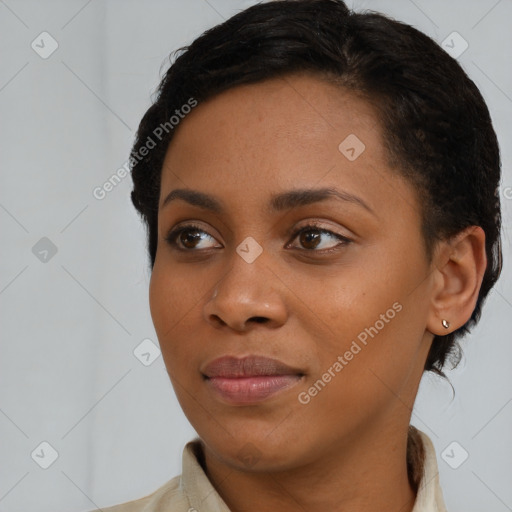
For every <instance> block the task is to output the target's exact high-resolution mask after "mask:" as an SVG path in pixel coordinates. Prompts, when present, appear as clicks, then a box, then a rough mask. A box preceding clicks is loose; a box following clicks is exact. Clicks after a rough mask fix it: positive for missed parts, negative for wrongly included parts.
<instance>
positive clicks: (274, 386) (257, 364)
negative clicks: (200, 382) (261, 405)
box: [202, 356, 304, 405]
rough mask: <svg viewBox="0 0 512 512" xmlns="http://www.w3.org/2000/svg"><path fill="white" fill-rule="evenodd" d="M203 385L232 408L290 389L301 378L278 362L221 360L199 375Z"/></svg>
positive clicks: (249, 359) (295, 370)
mask: <svg viewBox="0 0 512 512" xmlns="http://www.w3.org/2000/svg"><path fill="white" fill-rule="evenodd" d="M202 373H203V374H204V376H205V378H206V383H207V384H208V385H209V387H210V388H211V389H212V390H213V391H214V392H215V393H217V394H218V395H219V396H220V397H221V398H223V399H224V400H225V401H227V402H229V403H231V404H238V405H246V404H250V403H255V402H261V401H263V400H265V399H266V398H268V397H270V396H271V395H274V394H276V393H278V392H280V391H284V390H285V389H287V388H289V387H290V386H293V385H294V384H296V383H297V382H299V381H300V379H301V378H302V376H303V375H304V374H303V373H302V372H301V371H300V370H298V369H296V368H291V367H290V366H287V365H285V364H284V363H282V362H281V361H278V360H276V359H269V358H267V357H261V356H247V357H244V358H241V359H239V358H236V357H230V356H226V357H221V358H219V359H215V360H214V361H212V362H211V363H209V364H208V365H207V366H206V368H205V369H204V370H203V372H202Z"/></svg>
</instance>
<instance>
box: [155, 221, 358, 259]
mask: <svg viewBox="0 0 512 512" xmlns="http://www.w3.org/2000/svg"><path fill="white" fill-rule="evenodd" d="M188 230H190V231H201V232H202V233H206V234H208V233H207V232H206V231H205V230H204V229H202V228H201V227H200V226H198V225H197V224H186V225H185V226H180V227H179V228H176V229H173V230H171V231H170V232H169V233H168V235H167V236H166V237H165V240H166V241H167V242H168V243H169V244H170V245H171V246H172V247H173V248H174V249H176V250H177V251H182V252H198V251H202V250H207V249H183V248H181V247H179V246H178V243H177V241H176V239H177V238H178V236H179V235H181V233H182V232H183V231H188ZM303 231H317V232H318V233H323V234H328V235H332V236H333V237H335V238H337V239H338V240H340V243H339V244H338V245H336V246H335V247H331V248H330V249H323V250H316V249H301V250H303V251H307V252H317V253H322V254H325V253H331V252H333V251H337V250H339V248H340V247H343V246H346V245H348V244H349V243H351V242H352V240H350V239H349V238H347V237H344V236H342V235H339V234H338V233H334V232H333V231H330V230H328V229H324V228H321V227H320V226H318V225H316V224H314V223H312V224H307V225H305V226H302V227H301V228H299V229H298V230H296V231H295V232H294V233H293V235H292V241H293V240H295V238H297V236H298V235H299V234H301V233H302V232H303ZM208 236H211V235H209V234H208ZM212 238H213V237H212Z"/></svg>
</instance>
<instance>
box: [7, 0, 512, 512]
mask: <svg viewBox="0 0 512 512" xmlns="http://www.w3.org/2000/svg"><path fill="white" fill-rule="evenodd" d="M253 3H256V2H254V1H248V0H247V1H240V0H236V1H235V0H232V1H229V0H208V2H207V1H206V0H188V1H184V0H183V1H177V0H165V1H163V0H150V1H145V2H142V1H139V2H135V1H128V0H111V1H108V2H107V1H105V0H89V1H87V0H80V1H75V0H73V1H70V0H67V1H64V0H61V1H41V0H38V1H35V0H34V1H28V0H27V1H24V0H0V63H1V65H0V147H1V150H0V169H1V188H0V225H1V229H2V243H1V246H0V247H1V249H0V251H1V258H2V260H1V261H2V264H1V269H0V307H1V325H2V345H1V350H2V355H1V358H0V379H1V380H0V439H1V445H0V449H1V452H0V461H1V463H0V511H1V512H6V511H9V512H18V511H20V512H21V511H23V512H27V511H39V512H50V511H51V512H57V511H68V512H72V511H77V512H78V511H85V510H90V509H92V508H95V507H100V506H108V505H112V504H115V503H120V502H124V501H128V500H131V499H135V498H139V497H142V496H143V495H146V494H148V493H150V492H152V491H154V490H155V489H156V488H157V487H159V486H161V485H162V484H163V483H164V482H166V481H167V480H169V479H170V478H171V477H172V476H175V475H177V474H179V473H180V471H181V452H182V449H183V446H184V444H185V443H186V442H187V441H188V440H190V439H192V438H193V437H194V435H195V433H194V431H193V429H192V428H191V427H190V425H189V424H188V422H187V421H186V419H185V418H184V416H183V414H182V412H181V409H180V407H179V405H178V403H177V401H176V398H175V396H174V393H173V390H172V387H171V385H170V382H169V379H168V376H167V374H166V372H165V367H164V363H163V360H162V357H161V356H160V357H158V358H156V359H155V360H154V362H152V364H150V365H148V366H145V365H144V364H142V363H141V362H140V360H139V359H137V358H136V357H135V355H134V350H135V349H136V347H137V346H138V345H139V344H140V343H141V342H142V340H145V339H150V340H152V341H153V342H154V343H157V339H156V335H155V332H154V329H153V325H152V322H151V317H150V313H149V306H148V295H147V290H148V283H149V272H148V271H147V269H146V264H147V260H146V249H145V237H144V230H143V227H142V225H141V223H140V221H139V218H138V217H137V215H136V212H135V210H134V209H133V207H132V205H131V202H130V199H129V193H130V191H131V185H132V184H131V179H130V177H129V176H128V177H127V178H125V179H124V180H123V181H122V182H121V183H120V184H119V185H118V186H117V187H116V188H115V189H114V190H113V191H111V192H110V193H109V194H108V195H107V196H106V197H105V199H103V200H97V199H95V198H94V196H93V194H92V191H93V189H94V188H95V187H97V186H101V185H102V184H103V183H104V182H105V181H106V180H107V179H108V178H109V177H110V176H111V175H112V174H113V173H115V172H116V170H117V169H118V168H119V167H121V166H122V165H123V164H124V163H125V162H126V159H127V157H128V154H129V150H130V147H131V144H132V142H133V138H134V134H135V130H136V128H137V126H138V122H139V121H140V118H141V116H142V114H143V113H144V112H145V110H146V109H147V107H148V106H149V105H150V97H151V93H152V92H153V91H154V90H155V87H156V85H157V84H158V82H159V77H160V72H161V71H160V70H161V67H162V66H163V68H162V72H163V70H165V69H167V66H168V61H167V60H166V59H167V56H168V54H169V53H170V52H171V50H174V49H176V48H178V47H179V46H182V45H183V44H187V43H189V42H191V41H192V40H193V39H194V38H195V37H196V36H198V35H199V34H200V33H202V32H203V31H204V30H205V29H207V28H209V27H211V26H213V25H215V24H217V23H219V22H221V21H222V20H223V19H226V18H228V17H230V16H231V15H233V14H235V13H236V12H238V11H239V10H241V9H243V8H245V7H248V6H249V5H252V4H253ZM348 5H349V6H350V7H354V8H355V9H356V10H361V9H364V8H369V9H373V10H377V11H381V12H384V13H387V14H389V15H391V16H393V17H395V18H396V19H398V20H401V21H405V22H407V23H410V24H412V25H414V26H415V27H417V28H419V29H420V30H422V31H424V32H425V33H427V34H429V35H430V36H432V37H433V38H434V39H435V40H437V41H438V42H440V43H441V42H442V41H443V40H444V39H445V38H446V37H447V36H448V35H449V34H451V33H452V32H453V31H457V32H459V33H460V34H461V35H462V37H463V38H464V39H465V40H466V41H467V42H468V43H469V47H468V49H467V50H466V51H465V52H464V53H463V54H462V55H461V56H460V57H459V58H458V59H459V61H460V62H461V64H462V65H463V67H464V68H465V70H466V71H467V72H468V74H469V75H470V77H471V78H472V79H473V80H474V81H475V82H476V84H477V85H478V86H479V88H480V90H481V91H482V93H483V95H484V97H485V99H486V101H487V102H488V105H489V108H490V110H491V113H492V117H493V121H494V125H495V129H496V131H497V133H498V137H499V141H500V144H501V150H502V158H503V173H504V177H503V184H502V199H503V218H504V239H503V243H504V252H505V266H504V271H503V275H502V278H501V280H500V282H499V283H498V285H497V287H496V289H495V291H493V292H492V293H491V295H490V298H489V299H488V302H487V304H486V306H485V308H484V313H483V318H482V320H481V322H480V324H479V326H478V328H477V329H475V331H474V333H473V334H472V335H471V336H470V337H468V338H466V340H465V341H464V344H463V346H464V349H465V357H464V359H463V361H462V362H461V364H460V366H459V367H458V368H457V369H456V370H454V371H452V372H451V373H450V374H449V376H450V379H451V382H452V383H453V386H454V388H455V390H456V397H455V399H452V391H451V388H450V386H449V385H448V384H447V383H446V382H443V381H441V380H439V379H437V378H435V377H433V376H431V375H426V376H425V377H424V380H423V382H422V385H421V389H420V393H419V395H418V399H417V404H416V406H415V410H414V413H413V420H412V421H413V423H414V424H415V425H416V426H418V427H419V428H420V429H422V430H424V431H425V432H426V433H427V434H428V435H429V436H430V437H431V439H432V441H433V442H434V444H435V447H436V450H437V456H438V461H439V468H440V478H441V483H442V487H443V489H444V495H445V498H446V502H447V505H448V509H449V511H450V512H463V511H464V512H477V511H482V510H485V511H486V512H493V511H494V512H505V511H507V510H512V439H511V432H512V428H511V427H512V403H511V402H512V372H511V371H510V365H511V363H510V362H511V360H512V344H511V343H510V341H511V321H510V318H511V316H512V290H511V270H510V262H509V258H510V246H511V244H510V226H511V203H512V174H511V171H510V164H511V161H512V154H511V143H510V141H511V140H512V139H511V137H512V122H511V120H512V72H511V70H512V66H511V57H512V31H511V25H510V23H511V22H510V20H511V19H512V1H511V0H501V1H496V0H485V1H484V0H472V1H467V0H457V1H452V2H446V1H442V0H435V1H427V0H414V1H412V0H378V1H377V0H368V1H359V0H355V1H354V2H353V3H351V2H350V1H349V2H348ZM43 31H47V32H49V33H50V34H51V36H52V37H53V38H54V39H55V40H56V41H57V42H58V45H59V46H58V49H57V50H56V51H55V52H54V53H53V54H52V55H51V56H50V57H48V58H47V59H42V58H41V57H40V56H39V55H38V53H36V52H35V51H34V50H33V49H32V48H31V43H32V41H34V40H36V43H37V41H40V37H39V34H40V33H41V32H43ZM39 44H40V46H41V43H39ZM46 48H48V41H47V43H46ZM43 237H47V238H48V239H50V240H51V242H52V243H53V244H54V245H55V246H56V248H57V253H56V254H55V255H53V256H52V257H50V256H51V253H50V254H49V255H48V256H47V259H48V261H46V262H43V261H40V259H39V258H38V257H36V255H35V254H34V253H33V250H32V248H33V247H34V245H35V244H36V243H38V241H39V240H40V239H41V238H43ZM40 243H44V242H40ZM40 257H43V256H42V255H40ZM44 441H46V442H48V443H49V444H50V445H51V446H52V447H53V448H54V449H55V450H56V452H57V453H58V458H57V459H56V460H55V462H53V464H52V465H50V467H48V469H42V468H41V467H40V465H39V464H41V463H44V461H45V460H46V461H47V462H48V460H49V459H48V457H50V455H51V452H50V450H49V449H48V447H45V446H44V445H43V446H42V447H41V446H40V444H41V443H42V442H44ZM453 441H456V442H457V443H459V445H460V446H461V447H462V448H463V449H464V450H466V451H467V452H468V453H469V458H468V459H467V460H466V461H465V462H464V463H463V464H462V465H460V467H458V469H452V468H451V467H450V466H449V465H448V464H447V462H445V460H444V458H443V456H442V453H443V450H444V449H445V448H446V447H447V446H448V445H449V444H450V443H452V442H453ZM34 450H35V452H34ZM41 450H42V451H41ZM33 452H34V456H33V457H32V456H31V454H32V453H33ZM450 453H452V454H454V456H455V457H461V453H463V452H462V451H461V448H459V447H458V445H457V447H456V449H455V451H454V452H450ZM37 454H39V455H37ZM452 458H453V457H452ZM36 461H37V462H36Z"/></svg>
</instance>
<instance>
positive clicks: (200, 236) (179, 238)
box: [165, 224, 214, 252]
mask: <svg viewBox="0 0 512 512" xmlns="http://www.w3.org/2000/svg"><path fill="white" fill-rule="evenodd" d="M206 238H211V239H212V240H214V238H213V237H212V236H211V235H209V234H208V233H207V232H206V231H204V230H203V229H201V228H200V227H199V226H196V225H193V224H190V225H187V226H181V227H179V228H177V229H174V230H172V231H171V232H170V233H169V234H168V235H167V236H166V237H165V240H166V241H167V242H168V243H169V244H170V245H171V246H172V247H173V248H175V249H177V250H181V251H190V252H192V251H199V250H201V249H202V248H199V249H198V248H197V244H198V243H199V242H201V241H202V240H204V239H206Z"/></svg>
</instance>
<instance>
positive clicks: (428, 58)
mask: <svg viewBox="0 0 512 512" xmlns="http://www.w3.org/2000/svg"><path fill="white" fill-rule="evenodd" d="M173 53H174V57H175V60H174V62H172V63H171V66H170V67H169V69H168V71H167V72H166V74H165V76H164V77H163V79H162V81H161V83H160V85H159V87H158V89H157V91H156V99H155V101H154V103H153V105H152V106H151V107H150V108H149V109H148V110H147V112H146V113H145V115H144V117H143V119H142V121H141V123H140V125H139V128H138V132H137V135H136V140H135V143H134V145H133V148H132V153H131V155H132V158H131V159H130V163H131V173H132V178H133V183H134V188H133V191H132V193H131V198H132V202H133V204H134V206H135V208H136V209H137V210H138V212H139V213H140V215H141V216H142V219H143V221H144V223H145V226H146V229H147V244H148V252H149V257H150V267H151V270H152V269H153V266H154V262H155V255H156V247H157V240H158V234H157V229H158V224H157V219H158V201H159V195H160V182H161V172H162V165H163V161H164V158H165V153H166V150H167V148H168V145H169V142H170V140H171V138H172V136H173V133H174V131H173V129H172V128H173V127H172V126H170V123H169V119H170V116H172V115H173V113H174V112H175V111H176V109H178V110H179V109H181V107H182V106H183V105H185V104H187V103H188V102H189V101H190V99H191V98H194V99H195V101H197V102H198V103H201V102H202V101H205V100H207V99H210V98H212V97H213V96H215V95H217V94H219V93H221V92H223V91H225V90H227V89H230V88H233V87H235V86H237V85H241V84H249V83H257V82H261V81H264V80H266V79H271V78H277V77H285V76H286V75H290V74H292V73H301V72H307V73H312V74H314V75H316V76H318V77H319V78H321V79H324V80H327V81H328V82H330V83H334V84H336V85H339V86H340V88H343V89H345V90H349V91H351V92H353V93H355V94H358V95H359V96H361V97H363V98H365V99H366V100H367V101H369V102H371V103H372V104H373V105H374V106H375V107H376V112H377V113H378V118H379V121H380V125H381V128H382V131H383V137H384V143H385V145H386V149H387V155H388V160H389V161H388V163H389V166H390V167H391V168H396V169H397V170H398V172H399V173H400V174H401V175H403V176H404V177H406V178H407V179H408V180H409V181H410V182H411V183H412V184H414V186H415V187H416V190H417V191H418V197H419V198H420V204H421V208H422V212H421V213H422V234H423V239H424V241H425V247H426V253H427V256H428V259H429V261H431V259H432V255H433V249H434V247H435V245H436V242H437V241H439V240H442V239H446V238H448V237H451V236H453V235H455V234H457V233H459V232H460V231H462V230H463V229H464V228H466V227H468V226H472V225H477V226H481V227H482V228H483V230H484V231H485V235H486V242H485V250H486V255H487V261H488V262H487V268H486V271H485V275H484V277H483V281H482V285H481V288H480V292H479V296H478V301H477V303H476V306H475V309H474V311H473V313H472V315H471V318H470V319H469V320H468V321H467V322H466V323H465V324H464V325H463V326H462V327H460V328H459V329H457V330H456V331H454V332H452V333H450V334H447V335H445V336H435V337H434V341H433V344H432V347H431V349H430V352H429V354H428V357H427V360H426V363H425V370H430V371H433V372H434V373H437V374H439V375H441V376H445V374H444V373H443V371H442V368H443V366H444V364H445V361H446V360H447V358H448V359H449V360H450V361H451V362H452V363H454V364H455V365H456V364H458V362H459V361H460V358H461V351H460V346H459V344H458V343H457V340H458V339H459V338H461V337H463V336H464V335H465V334H466V333H468V332H469V331H470V329H471V328H472V327H473V326H474V325H476V323H477V322H478V320H479V319H480V315H481V309H482V305H483V303H484V300H485V298H486V297H487V295H488V293H489V291H490V289H491V288H492V287H493V286H494V284H495V282H496V281H497V279H498V277H499V275H500V272H501V266H502V254H501V239H500V230H501V211H500V198H499V182H500V174H501V162H500V151H499V147H498V142H497V139H496V134H495V132H494V129H493V126H492V122H491V118H490V114H489V110H488V108H487V106H486V104H485V101H484V99H483V97H482V95H481V94H480V92H479V90H478V88H477V87H476V85H475V84H474V83H473V81H472V80H471V79H470V78H469V77H468V76H467V74H466V73H465V72H464V70H463V69H462V67H461V66H460V65H459V63H458V62H457V61H456V60H455V59H454V58H452V57H451V56H449V55H448V54H447V53H446V52H445V51H444V50H443V49H442V48H441V47H440V46H439V45H438V44H437V43H436V42H435V41H434V40H433V39H431V38H430V37H428V36H427V35H425V34H423V33H422V32H420V31H418V30H416V29H415V28H413V27H411V26H409V25H407V24H405V23H402V22H399V21H396V20H393V19H391V18H389V17H387V16H385V15H382V14H379V13H376V12H373V11H365V12H361V13H357V12H353V11H351V10H349V9H348V8H347V6H346V5H345V4H344V3H343V2H342V1H341V0H278V1H272V2H268V3H259V4H256V5H253V6H251V7H249V8H247V9H245V10H243V11H241V12H239V13H238V14H236V15H234V16H233V17H231V18H229V19H228V20H226V21H225V22H223V23H221V24H219V25H217V26H215V27H213V28H211V29H209V30H207V31H205V32H204V33H203V34H202V35H201V36H200V37H198V38H197V39H196V40H194V41H193V42H192V43H191V44H190V45H188V46H184V47H181V48H179V49H178V50H176V51H175V52H173ZM177 53H179V55H177ZM170 58H171V59H172V58H173V54H172V53H171V56H170ZM165 123H167V125H166V124H165ZM159 126H166V128H165V130H162V129H160V131H159V132H158V134H159V139H160V140H159V142H158V144H157V145H156V147H155V148H154V149H152V150H151V151H149V152H148V153H147V155H146V156H145V157H144V158H140V153H139V152H140V150H141V148H142V147H143V146H144V145H147V143H148V140H149V139H150V138H155V137H154V132H155V129H156V128H157V127H159ZM164 131H165V133H164ZM162 135H163V136H162ZM135 156H136V157H137V159H135V158H134V157H135Z"/></svg>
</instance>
